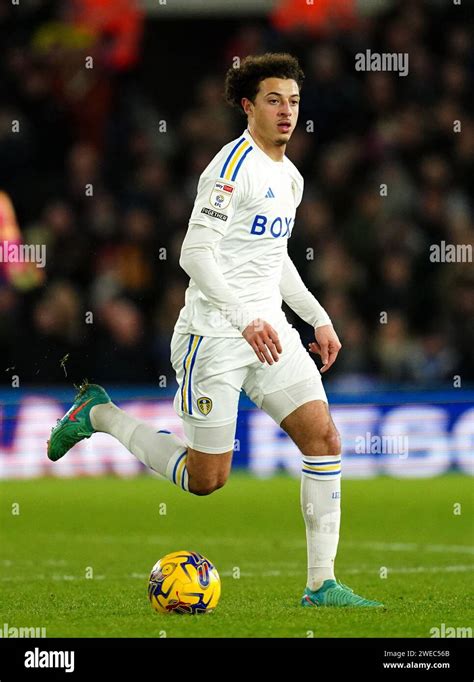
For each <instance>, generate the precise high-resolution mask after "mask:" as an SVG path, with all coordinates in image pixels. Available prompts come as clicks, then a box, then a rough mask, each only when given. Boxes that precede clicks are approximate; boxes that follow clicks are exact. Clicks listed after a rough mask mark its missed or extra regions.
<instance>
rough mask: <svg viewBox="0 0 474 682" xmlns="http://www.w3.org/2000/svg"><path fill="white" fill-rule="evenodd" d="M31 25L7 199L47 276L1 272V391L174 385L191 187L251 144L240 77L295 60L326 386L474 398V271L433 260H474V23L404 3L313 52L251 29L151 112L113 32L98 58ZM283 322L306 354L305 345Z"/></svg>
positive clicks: (8, 22) (298, 236)
mask: <svg viewBox="0 0 474 682" xmlns="http://www.w3.org/2000/svg"><path fill="white" fill-rule="evenodd" d="M27 4H31V3H27ZM33 4H34V6H35V11H34V12H33V11H31V12H29V11H24V13H23V14H22V15H19V14H15V11H16V10H15V9H14V8H13V9H12V8H11V7H9V3H6V4H4V5H2V7H1V9H0V39H1V44H2V46H3V49H2V53H3V60H2V62H1V63H0V190H4V191H6V192H7V193H8V194H9V196H10V198H11V200H12V202H13V205H14V206H15V209H16V212H17V217H18V221H19V225H20V228H21V232H22V238H23V240H24V241H25V242H26V243H32V244H33V243H34V244H46V247H47V265H46V271H45V278H44V279H43V280H42V281H41V282H40V283H36V285H34V286H33V285H31V286H29V287H23V288H19V287H17V286H15V284H14V283H12V282H10V281H9V279H8V277H7V276H5V275H3V277H2V275H1V272H0V356H1V358H2V360H3V364H2V369H1V372H0V376H1V377H2V383H3V384H8V383H9V382H10V381H11V379H10V375H12V374H17V375H19V377H20V381H21V382H22V384H24V383H29V382H32V383H33V382H34V383H37V384H40V383H42V384H44V383H51V382H53V383H61V382H70V381H78V380H80V379H81V378H82V377H84V376H87V377H88V378H89V379H90V380H96V381H103V382H109V383H110V382H136V383H142V384H144V383H158V381H159V378H160V377H167V378H169V379H171V378H174V373H173V371H172V368H171V366H170V362H169V344H170V339H171V335H172V332H173V327H174V324H175V322H176V319H177V316H178V313H179V310H180V308H181V307H182V305H183V304H184V291H185V289H186V286H187V282H188V278H187V276H186V274H185V273H184V272H183V271H182V270H181V268H180V267H179V265H178V259H179V252H180V246H181V242H182V240H183V238H184V235H185V232H186V229H187V222H188V218H189V214H190V211H191V208H192V204H193V201H194V197H195V192H196V187H197V181H198V178H199V175H200V173H201V172H202V170H203V169H204V168H205V166H206V165H207V164H208V162H209V161H210V159H211V158H212V157H213V156H214V154H215V153H216V152H217V151H218V150H219V149H220V147H221V146H222V145H224V144H226V143H227V142H228V141H230V140H231V139H233V138H235V137H236V136H237V135H239V134H240V133H241V131H242V130H243V128H244V127H245V120H244V118H243V117H240V116H239V114H238V113H237V112H233V111H231V110H230V109H229V108H228V107H227V105H225V103H224V102H223V96H222V90H223V78H224V74H225V70H226V69H227V68H228V67H229V66H231V65H232V60H233V59H234V57H235V56H239V57H241V58H242V57H244V56H245V55H246V54H254V53H262V52H265V51H268V50H271V51H280V50H285V51H286V50H288V51H290V52H292V53H293V54H295V55H296V56H298V57H299V58H300V61H301V64H302V66H303V68H304V70H305V73H306V80H305V84H304V87H303V91H302V105H301V112H300V124H299V126H298V129H297V131H296V132H295V133H294V136H293V138H292V140H291V143H290V145H289V147H288V156H289V157H290V158H291V159H292V161H293V162H294V163H295V164H296V166H297V167H298V168H299V170H300V172H301V173H302V174H303V177H304V179H305V195H304V200H303V202H302V204H301V206H300V208H299V210H298V214H297V220H296V225H295V228H294V231H293V235H292V238H291V240H290V242H289V251H290V255H291V257H292V258H293V260H294V262H295V263H296V265H297V267H298V269H299V272H300V273H301V275H302V277H303V279H304V281H305V283H306V284H307V286H308V288H309V289H310V290H311V291H312V292H313V293H314V294H315V296H316V297H317V298H318V299H319V300H320V302H321V303H322V304H323V305H324V306H325V308H326V309H327V311H328V312H329V314H330V316H331V318H332V320H333V322H334V325H335V327H336V330H337V332H338V334H339V336H340V338H341V341H342V343H343V350H342V352H341V354H340V357H339V359H338V361H337V363H336V365H334V367H333V368H331V370H330V372H329V374H330V375H331V377H329V374H328V375H327V379H328V381H331V382H333V384H338V385H340V386H349V385H354V386H361V385H364V384H367V385H372V386H373V385H377V384H379V383H380V382H390V383H395V382H396V383H404V384H408V385H418V386H430V385H437V384H441V383H446V382H447V383H449V384H450V385H453V381H454V377H457V376H459V377H460V380H461V382H463V384H462V385H465V384H466V383H468V382H469V381H473V380H474V362H473V348H474V327H473V324H474V322H473V321H474V287H473V280H474V269H473V266H472V262H470V263H469V262H465V263H463V262H457V263H436V262H432V260H430V247H431V246H432V245H433V244H440V243H441V242H442V241H444V242H446V243H447V244H453V245H459V244H472V243H473V214H472V211H473V205H472V182H473V179H474V119H473V111H472V108H471V105H472V90H473V76H474V52H473V46H472V43H471V41H472V33H471V32H470V28H469V25H467V24H466V23H465V21H464V20H463V19H462V15H461V14H456V10H454V11H453V8H450V9H449V11H448V10H444V9H442V8H441V7H440V5H439V4H437V3H434V4H426V3H423V2H416V1H414V2H409V3H398V4H396V6H395V9H393V8H392V9H387V10H385V11H384V12H383V13H382V14H379V15H372V16H370V17H364V18H359V19H358V21H357V27H356V28H355V29H352V30H350V31H339V30H334V31H330V30H329V31H327V32H326V33H325V34H324V35H321V36H319V37H318V38H315V36H314V35H309V34H306V33H305V31H304V30H303V29H302V28H301V27H300V28H296V29H292V30H289V31H288V32H285V33H282V32H280V31H277V30H276V29H275V27H272V25H271V22H270V21H268V22H262V21H255V22H250V23H246V24H245V25H240V26H239V25H238V24H237V23H236V24H235V27H234V29H233V30H232V31H231V34H228V32H224V31H223V33H222V34H221V35H220V36H219V40H221V45H220V46H219V50H220V60H219V61H217V62H216V63H215V65H214V68H211V69H209V70H207V69H203V68H202V65H201V63H200V61H199V59H196V58H193V59H190V60H188V66H187V70H185V71H183V72H182V73H180V72H177V73H175V74H174V79H175V86H174V89H173V90H172V91H171V92H170V91H169V90H168V88H166V89H165V91H164V92H160V89H159V87H158V88H156V89H155V95H154V96H151V94H150V93H149V92H147V91H146V88H145V87H143V80H144V79H143V78H142V77H141V74H142V71H144V70H146V68H147V63H146V53H144V54H143V55H142V56H141V58H138V59H136V60H135V61H136V63H134V57H133V56H132V58H131V59H130V61H129V63H120V62H117V61H115V62H114V61H113V60H112V59H110V41H111V40H112V39H113V30H112V29H111V30H110V31H109V30H107V31H102V32H101V33H100V35H99V37H98V36H97V34H95V35H94V34H91V33H88V32H87V31H83V30H82V29H81V26H80V25H79V24H78V25H74V24H71V23H69V24H66V23H64V22H66V21H70V17H65V16H64V11H63V10H61V11H59V10H58V4H57V3H54V2H40V0H38V1H37V2H35V3H33ZM66 4H67V3H62V7H64V5H66ZM119 4H120V3H119ZM60 5H61V3H60ZM20 19H21V20H20ZM135 19H137V18H136V17H135ZM141 20H142V21H144V18H143V17H142V18H141ZM150 22H151V20H150V19H147V20H146V21H145V29H146V28H147V26H148V27H149V25H150ZM151 23H154V24H156V23H157V22H151ZM66 26H67V27H68V28H66ZM156 30H157V31H158V32H159V31H161V35H162V36H166V27H165V29H163V26H161V28H160V27H159V26H156ZM217 35H218V34H217ZM111 36H112V37H111ZM181 47H182V46H181ZM369 48H370V49H371V50H372V51H377V52H396V53H399V52H408V54H409V75H408V76H407V77H402V76H399V75H398V74H397V73H389V72H357V71H356V70H355V68H354V55H355V54H356V53H357V52H364V51H365V50H366V49H369ZM203 49H205V48H204V47H203ZM88 55H92V56H93V57H94V61H93V68H90V69H88V68H85V66H84V64H85V58H86V57H87V56H88ZM172 59H173V57H172V55H171V54H170V60H172ZM148 66H149V65H148ZM156 77H157V78H158V79H159V77H160V76H159V72H158V73H157V76H156ZM181 90H185V91H187V93H186V94H185V95H184V96H183V98H182V99H180V92H181ZM189 92H190V93H191V95H189ZM156 93H158V96H156ZM14 120H18V121H20V131H19V132H18V133H12V121H14ZM456 121H458V122H460V127H461V129H460V130H459V125H458V126H457V127H456V123H455V122H456ZM286 310H287V315H288V318H289V320H290V321H291V322H292V323H293V324H294V325H295V326H296V327H297V328H298V329H299V331H300V333H301V335H302V339H303V342H304V343H305V344H306V342H307V341H309V340H310V338H311V334H312V330H311V328H310V327H308V325H306V324H305V323H304V322H302V321H300V320H299V319H298V318H296V317H295V316H294V314H293V313H292V312H291V311H289V310H288V309H286ZM61 361H62V362H61ZM458 384H459V380H458Z"/></svg>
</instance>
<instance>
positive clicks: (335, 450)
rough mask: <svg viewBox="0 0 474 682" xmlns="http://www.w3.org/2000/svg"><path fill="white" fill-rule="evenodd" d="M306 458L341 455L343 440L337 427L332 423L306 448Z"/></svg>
mask: <svg viewBox="0 0 474 682" xmlns="http://www.w3.org/2000/svg"><path fill="white" fill-rule="evenodd" d="M303 454H304V455H305V456H306V457H328V456H329V457H335V456H337V455H340V454H341V439H340V437H339V433H338V431H337V429H336V428H335V426H334V425H333V424H332V423H331V422H330V423H328V424H327V426H326V428H325V429H324V430H323V431H322V432H321V433H320V434H318V437H317V438H315V439H314V441H313V442H311V443H309V444H308V446H307V447H305V448H304V452H303Z"/></svg>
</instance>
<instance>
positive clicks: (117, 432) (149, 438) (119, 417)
mask: <svg viewBox="0 0 474 682" xmlns="http://www.w3.org/2000/svg"><path fill="white" fill-rule="evenodd" d="M90 419H91V423H92V426H93V427H94V429H95V430H96V431H102V432H104V433H109V434H110V435H111V436H113V437H114V438H116V439H117V440H118V441H120V442H121V443H122V445H124V446H125V447H126V448H127V450H129V451H130V452H131V453H132V454H133V455H135V457H136V458H137V459H139V460H140V462H143V464H145V465H146V466H147V467H150V469H153V471H156V472H157V473H158V474H161V475H162V476H165V477H166V478H167V479H169V480H170V481H171V482H172V483H174V484H175V485H177V486H179V487H180V488H182V489H183V490H186V491H189V487H188V482H189V481H188V479H189V477H188V471H187V468H186V460H187V454H188V449H187V445H186V443H185V442H184V441H183V440H181V438H178V436H176V435H175V434H174V433H171V432H170V431H164V430H163V431H158V432H157V431H156V430H155V429H154V428H153V427H152V426H150V425H149V424H146V423H145V422H141V421H140V420H139V419H135V417H131V416H130V415H128V414H127V413H126V412H124V411H123V410H121V409H120V408H118V407H117V406H116V405H114V404H113V403H104V404H101V405H94V407H93V408H92V409H91V411H90Z"/></svg>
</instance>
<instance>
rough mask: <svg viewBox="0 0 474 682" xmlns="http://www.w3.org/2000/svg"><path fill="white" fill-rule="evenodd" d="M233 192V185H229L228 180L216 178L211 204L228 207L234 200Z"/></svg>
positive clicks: (216, 206) (217, 206)
mask: <svg viewBox="0 0 474 682" xmlns="http://www.w3.org/2000/svg"><path fill="white" fill-rule="evenodd" d="M233 192H234V187H233V185H229V183H228V182H223V181H222V180H216V182H215V183H214V187H213V189H212V192H211V197H210V202H211V206H214V207H215V208H227V206H228V205H229V204H230V202H231V200H232V194H233Z"/></svg>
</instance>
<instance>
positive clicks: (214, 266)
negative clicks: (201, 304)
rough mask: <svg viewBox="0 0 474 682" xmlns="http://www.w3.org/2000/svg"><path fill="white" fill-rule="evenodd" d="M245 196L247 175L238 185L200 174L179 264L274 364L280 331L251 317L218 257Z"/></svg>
mask: <svg viewBox="0 0 474 682" xmlns="http://www.w3.org/2000/svg"><path fill="white" fill-rule="evenodd" d="M244 196H245V178H244V177H242V179H241V182H240V183H239V184H236V183H230V182H229V181H226V180H222V179H221V178H216V177H215V176H214V177H213V176H212V175H211V174H210V173H204V174H203V175H202V176H201V178H200V180H199V185H198V192H197V197H196V201H195V203H194V208H193V211H192V214H191V218H190V221H189V227H188V231H187V233H186V236H185V238H184V241H183V244H182V247H181V255H180V259H179V264H180V266H181V267H182V268H183V270H184V271H185V272H186V273H187V274H188V275H189V277H191V278H192V279H193V280H194V282H195V283H196V284H197V286H198V287H199V289H200V290H201V291H202V293H203V294H204V295H205V296H206V298H207V299H208V300H209V301H210V302H211V303H212V304H213V305H214V306H215V307H216V308H217V309H219V311H220V312H221V314H222V315H223V316H224V317H225V318H226V319H227V320H228V322H230V324H231V325H232V326H234V327H236V328H237V329H238V330H239V331H240V332H241V334H242V336H243V337H244V339H245V340H246V341H247V343H249V344H250V345H251V346H252V348H253V349H254V351H255V354H256V355H257V357H258V359H259V360H260V361H261V362H268V363H269V364H273V361H276V360H278V353H281V345H280V341H279V339H278V334H277V333H276V331H275V330H274V329H273V327H271V325H270V324H269V323H268V322H265V321H264V320H260V319H252V313H251V311H250V310H249V309H248V308H247V307H246V306H245V305H244V304H243V303H242V302H241V301H240V300H239V298H238V297H237V296H236V295H235V294H234V292H233V291H232V289H231V288H230V287H229V285H228V283H227V281H226V279H225V277H224V275H223V273H222V271H221V270H220V268H219V265H218V263H217V260H216V258H215V249H216V246H217V244H218V242H219V241H220V240H221V239H222V238H223V237H224V235H225V234H226V231H227V230H228V229H229V226H230V224H231V222H232V218H233V216H234V214H235V211H236V208H237V206H238V203H239V201H242V199H243V197H244ZM221 197H222V198H223V200H221V199H220V198H221ZM219 204H220V205H219Z"/></svg>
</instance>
